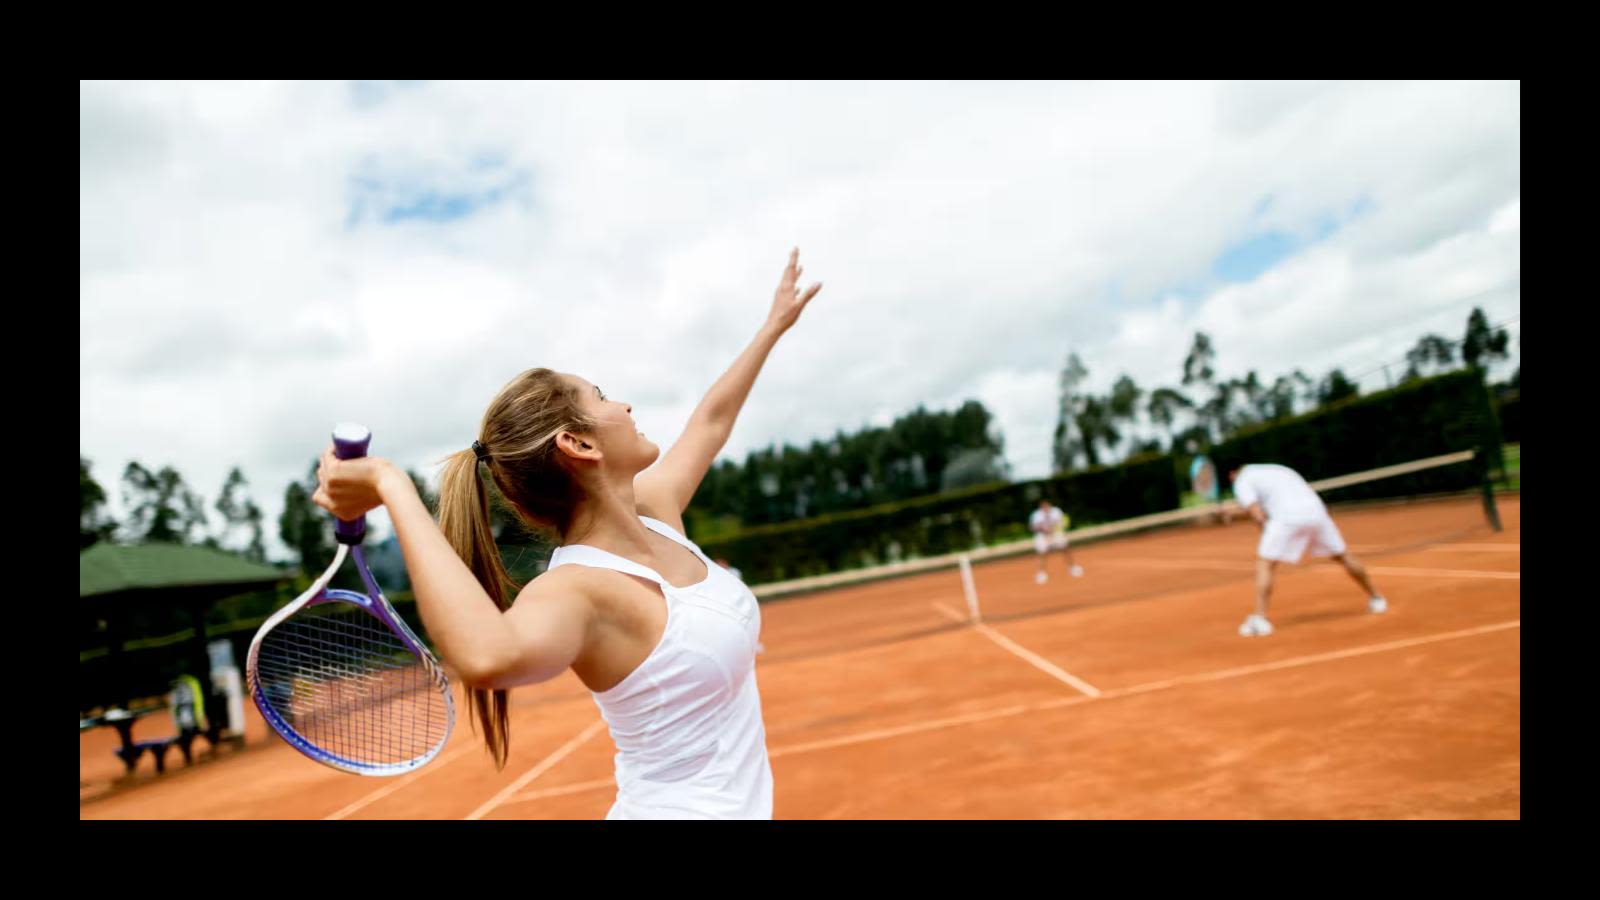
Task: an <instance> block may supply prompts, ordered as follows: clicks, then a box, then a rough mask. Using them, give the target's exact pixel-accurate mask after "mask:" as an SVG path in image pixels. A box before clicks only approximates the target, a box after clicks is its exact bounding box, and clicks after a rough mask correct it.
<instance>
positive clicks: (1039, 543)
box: [1033, 532, 1067, 553]
mask: <svg viewBox="0 0 1600 900" xmlns="http://www.w3.org/2000/svg"><path fill="white" fill-rule="evenodd" d="M1066 548H1067V536H1066V535H1064V534H1056V535H1049V536H1046V535H1042V534H1039V533H1038V532H1034V534H1033V550H1034V552H1035V553H1048V552H1050V551H1051V550H1065V549H1066Z"/></svg>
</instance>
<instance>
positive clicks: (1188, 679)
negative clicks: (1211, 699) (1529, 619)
mask: <svg viewBox="0 0 1600 900" xmlns="http://www.w3.org/2000/svg"><path fill="white" fill-rule="evenodd" d="M1520 627H1522V620H1520V619H1518V620H1516V621H1512V622H1498V623H1496V624H1494V625H1484V626H1482V627H1479V628H1467V629H1463V630H1461V631H1451V632H1446V633H1445V634H1435V635H1429V636H1427V637H1420V638H1407V639H1405V640H1401V641H1389V642H1387V643H1383V644H1366V645H1363V646H1361V647H1354V648H1352V649H1349V650H1335V651H1333V652H1331V653H1318V654H1315V655H1312V656H1297V657H1294V658H1292V659H1285V660H1279V661H1277V662H1270V663H1261V664H1260V665H1254V666H1240V667H1239V668H1236V669H1222V670H1220V671H1217V672H1204V673H1201V674H1199V675H1180V676H1178V677H1177V678H1169V679H1167V680H1165V681H1152V682H1149V683H1147V684H1139V685H1134V686H1133V687H1129V688H1122V689H1120V690H1116V691H1111V692H1109V694H1110V695H1114V696H1117V697H1122V696H1127V695H1130V694H1143V693H1148V692H1150V691H1160V690H1165V689H1166V688H1169V687H1176V686H1177V685H1180V684H1197V683H1199V682H1204V681H1222V680H1225V679H1228V678H1238V677H1239V676H1241V675H1253V674H1255V673H1256V672H1271V671H1273V670H1275V669H1288V668H1294V667H1296V666H1307V665H1311V664H1312V663H1319V662H1328V661H1330V660H1335V659H1347V658H1349V657H1352V656H1366V655H1368V654H1371V653H1381V652H1383V651H1385V650H1399V649H1400V648H1402V647H1415V646H1417V645H1419V644H1432V643H1437V642H1438V641H1448V640H1454V639H1457V638H1464V637H1472V636H1474V635H1479V634H1489V633H1491V632H1495V631H1505V630H1506V629H1508V628H1520Z"/></svg>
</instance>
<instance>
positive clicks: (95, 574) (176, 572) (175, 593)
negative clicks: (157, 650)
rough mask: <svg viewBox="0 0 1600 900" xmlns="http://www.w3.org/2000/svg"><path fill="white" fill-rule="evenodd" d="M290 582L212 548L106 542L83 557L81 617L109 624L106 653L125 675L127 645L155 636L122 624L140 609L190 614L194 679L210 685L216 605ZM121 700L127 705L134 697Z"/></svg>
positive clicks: (80, 567) (273, 571)
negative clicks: (209, 642) (209, 636)
mask: <svg viewBox="0 0 1600 900" xmlns="http://www.w3.org/2000/svg"><path fill="white" fill-rule="evenodd" d="M289 577H290V573H288V572H284V571H281V570H279V569H276V568H273V567H272V566H269V565H265V564H262V563H257V562H251V561H250V560H248V559H244V558H242V557H239V556H235V555H233V554H230V553H225V552H223V551H221V550H213V549H211V548H209V547H194V546H185V545H182V544H165V543H148V544H111V543H104V542H103V543H99V544H95V545H94V546H93V547H90V548H89V549H88V550H84V551H82V552H81V553H79V554H78V600H79V606H80V610H79V612H80V615H82V616H84V617H86V618H88V619H89V620H91V621H96V622H101V621H103V622H104V623H105V631H106V634H105V638H106V641H107V647H106V649H107V650H108V651H109V653H110V655H111V664H112V666H113V671H114V672H118V673H120V672H121V671H122V668H123V667H122V665H121V658H122V654H123V644H124V642H125V641H127V640H128V639H130V638H135V637H149V635H128V634H126V633H125V631H126V629H125V628H124V627H119V625H122V624H123V623H124V622H125V620H126V619H128V618H130V617H131V615H132V614H133V613H134V612H135V611H137V610H140V609H151V608H173V607H177V608H181V609H184V610H187V611H188V613H189V617H190V620H191V621H192V622H193V628H194V637H193V639H192V640H191V641H190V642H189V643H190V644H191V650H190V659H192V660H193V665H194V666H195V667H196V670H195V672H194V674H195V675H197V676H200V677H201V678H202V680H205V679H204V676H205V674H206V672H207V671H208V663H207V656H206V626H205V621H206V612H207V610H208V609H209V608H210V607H211V605H212V604H214V603H216V602H217V601H219V600H223V599H226V598H228V597H234V596H238V595H239V594H247V593H251V592H254V591H260V590H268V589H271V588H273V587H275V586H276V585H277V584H278V583H279V582H282V581H284V580H286V579H288V578H289ZM119 681H120V679H119ZM120 687H123V686H122V685H120V684H119V688H120ZM126 687H127V688H128V689H131V688H132V686H131V685H128V686H126ZM115 699H116V700H117V702H126V700H127V699H128V698H127V697H124V696H117V697H116V698H115Z"/></svg>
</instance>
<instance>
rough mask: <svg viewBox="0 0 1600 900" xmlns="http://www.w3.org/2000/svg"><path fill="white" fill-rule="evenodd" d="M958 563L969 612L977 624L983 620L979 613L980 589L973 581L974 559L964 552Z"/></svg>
mask: <svg viewBox="0 0 1600 900" xmlns="http://www.w3.org/2000/svg"><path fill="white" fill-rule="evenodd" d="M958 563H959V565H960V568H961V590H962V592H963V593H965V594H966V596H967V614H968V615H969V616H970V617H971V619H972V622H973V623H974V624H976V623H977V622H979V621H981V617H980V616H979V614H978V589H977V587H976V586H975V585H974V584H973V583H972V561H971V560H970V559H968V558H967V555H966V554H965V553H963V554H961V558H960V559H959V560H958Z"/></svg>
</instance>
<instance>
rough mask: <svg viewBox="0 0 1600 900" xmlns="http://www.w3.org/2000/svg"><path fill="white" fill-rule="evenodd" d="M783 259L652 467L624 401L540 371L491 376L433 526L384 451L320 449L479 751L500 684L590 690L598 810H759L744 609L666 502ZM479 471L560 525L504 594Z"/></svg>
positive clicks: (781, 323)
mask: <svg viewBox="0 0 1600 900" xmlns="http://www.w3.org/2000/svg"><path fill="white" fill-rule="evenodd" d="M799 258H800V251H799V250H795V251H793V252H791V253H790V254H789V265H788V266H787V267H786V268H785V269H784V271H783V277H782V279H781V280H780V281H779V283H778V290H777V294H776V295H775V296H774V297H773V300H772V309H771V311H770V312H769V313H768V315H767V320H766V322H765V324H763V325H762V327H761V329H760V331H759V332H757V334H756V337H755V339H754V340H753V341H751V342H750V345H749V346H748V347H746V348H745V350H744V352H743V353H741V354H740V355H739V358H738V359H736V360H734V363H733V365H732V367H730V368H729V369H728V371H727V372H725V373H723V375H722V377H720V378H718V379H717V381H716V383H715V384H713V385H712V386H711V390H710V391H709V392H708V393H707V394H706V396H705V399H703V400H702V401H701V402H700V405H699V406H698V407H696V408H695V410H694V412H693V414H692V415H691V416H690V418H689V423H688V426H687V427H686V428H685V429H684V432H683V436H682V437H681V438H679V440H678V442H677V443H676V444H674V445H673V447H672V449H671V450H668V451H667V453H666V455H665V456H661V458H660V462H659V464H657V465H654V466H652V465H651V464H652V463H656V461H657V457H658V456H660V455H661V454H660V449H659V448H658V447H657V446H656V445H655V444H653V443H651V442H650V440H649V439H648V438H646V437H645V435H644V433H643V432H640V431H638V430H637V429H636V427H635V424H634V421H633V417H632V412H633V408H632V407H631V406H629V405H628V404H627V403H625V402H623V401H621V400H616V399H611V398H608V397H606V396H605V394H604V393H602V392H601V390H600V389H599V388H598V387H596V386H595V385H593V384H590V383H589V382H588V381H585V380H584V379H583V378H580V377H578V376H576V375H570V374H563V373H558V372H553V371H551V370H549V369H530V370H528V371H526V372H523V373H522V374H521V375H518V376H517V377H516V378H515V379H513V380H512V381H511V383H510V384H507V385H506V386H505V387H504V388H502V389H501V391H500V394H499V395H498V396H497V397H495V398H494V400H493V401H492V402H490V404H489V409H488V411H487V412H485V413H484V416H483V422H482V424H481V425H480V426H479V430H478V437H477V440H475V441H473V442H472V449H470V450H462V451H459V452H457V453H455V454H454V455H452V456H450V457H449V458H448V459H447V460H446V463H445V468H444V473H443V480H442V484H441V486H440V495H439V522H438V525H437V526H435V524H434V522H433V519H432V518H431V517H430V516H429V514H428V510H427V508H426V507H425V506H424V505H423V502H422V500H421V498H420V497H418V496H417V491H416V489H415V487H414V486H413V485H412V483H411V479H410V478H409V477H408V476H407V475H406V473H405V472H404V471H402V470H401V469H399V468H398V467H396V466H395V465H393V464H392V463H389V462H387V461H386V460H383V459H380V458H377V457H367V458H364V459H351V460H340V459H338V458H337V457H335V456H334V454H333V452H332V449H331V448H330V449H329V451H328V452H326V453H324V454H323V457H322V462H321V467H320V468H319V470H318V478H319V480H320V484H319V486H318V489H317V491H316V494H315V500H316V502H317V504H318V505H319V506H321V507H323V508H324V509H326V510H328V511H329V512H331V513H333V514H334V515H335V516H338V517H339V518H342V519H353V518H355V517H356V516H359V515H361V514H363V513H365V512H367V511H368V510H371V509H373V508H375V507H377V506H384V507H387V508H388V511H389V516H390V518H391V519H392V520H393V522H394V528H395V533H396V535H397V536H398V538H399V541H400V549H401V552H402V553H403V554H404V556H405V561H406V569H407V571H408V572H409V574H410V576H411V584H412V589H413V590H414V592H415V593H416V598H417V608H418V610H419V611H420V613H421V615H422V621H423V624H424V625H426V626H427V630H428V634H429V636H430V637H432V639H433V641H434V643H435V645H436V646H437V647H438V649H439V651H440V655H441V656H442V657H443V658H444V660H445V661H446V663H448V664H449V665H450V667H451V668H453V669H454V670H455V672H456V673H457V674H458V676H459V677H460V679H461V680H462V681H463V682H465V683H466V685H467V687H468V691H469V693H470V695H471V700H472V703H471V706H472V710H473V717H474V718H475V719H476V720H477V722H478V723H481V724H482V726H483V733H484V739H485V741H486V742H487V744H488V748H489V751H490V753H491V754H492V755H493V756H494V760H495V764H496V766H497V767H501V768H503V767H504V766H505V760H506V753H507V749H508V747H509V744H510V733H509V730H508V719H507V710H506V691H507V689H509V688H512V687H515V686H517V685H522V684H532V683H535V682H540V681H546V680H548V679H551V678H555V677H556V676H558V675H560V674H561V673H562V672H564V671H566V670H567V669H571V670H572V671H573V672H574V673H575V674H576V675H577V676H578V678H579V679H580V680H582V681H583V683H584V685H585V686H586V687H588V688H589V690H590V691H591V692H592V693H593V695H594V699H595V703H596V704H597V705H598V706H599V707H600V713H601V715H602V716H603V717H604V718H605V721H606V724H607V726H609V728H610V730H611V738H612V740H613V741H614V742H615V743H616V747H617V755H616V778H617V797H616V802H615V803H614V804H613V805H612V807H611V810H610V812H609V813H608V814H607V816H606V818H608V819H661V818H674V819H678V818H716V819H768V818H771V817H772V769H771V767H770V765H769V764H768V762H767V747H766V730H765V727H764V726H763V724H762V718H761V698H760V694H759V692H758V691H757V688H756V679H755V653H756V648H757V646H758V645H757V640H756V639H757V636H758V635H759V634H760V630H761V614H760V611H759V610H758V608H757V606H756V598H755V596H754V595H753V594H751V593H750V590H749V588H747V587H745V585H744V584H743V583H742V582H741V581H739V580H738V579H737V578H735V577H734V576H733V575H731V574H730V573H729V572H728V571H727V570H726V569H724V568H723V567H721V566H719V565H716V564H715V563H713V562H711V560H709V559H707V558H706V555H705V554H704V553H702V552H701V551H700V548H699V547H697V546H695V544H694V543H693V542H691V541H690V540H689V539H688V538H687V537H685V536H684V528H683V510H684V508H685V507H687V506H688V504H689V499H690V498H691V497H693V496H694V492H695V488H696V487H698V486H699V484H700V480H701V479H702V478H703V477H704V476H705V473H706V470H707V468H708V467H709V466H710V465H711V462H712V460H713V459H714V458H715V457H716V455H717V453H718V451H720V450H721V449H722V446H723V444H724V443H726V442H727V440H728V434H729V432H730V430H731V429H732V428H733V422H734V419H735V418H736V417H737V416H738V414H739V409H740V407H742V406H743V405H744V401H745V398H746V397H747V396H748V395H749V393H750V387H751V385H752V384H754V383H755V380H756V375H757V374H758V373H759V372H760V371H761V366H762V364H763V363H764V362H765V361H766V358H767V354H768V353H770V352H771V351H772V348H773V346H774V345H775V344H777V342H778V339H779V338H780V337H782V336H783V335H784V333H785V332H787V331H788V330H789V328H790V327H792V326H793V325H794V323H795V322H796V320H798V318H799V316H800V313H801V312H802V311H803V310H804V309H805V307H806V304H807V303H809V302H810V301H811V298H813V297H815V296H816V294H817V291H818V290H820V289H821V287H822V285H821V284H813V285H811V286H810V287H809V288H807V289H806V290H804V291H801V290H800V289H799V287H798V281H799V278H800V273H801V267H800V264H799ZM647 469H648V471H647ZM483 472H486V473H487V474H488V476H489V477H491V478H493V479H494V483H495V486H496V487H497V488H498V489H499V490H500V493H501V495H502V496H504V498H505V499H506V500H507V501H508V502H509V503H510V504H511V506H512V507H513V508H514V509H515V510H516V512H517V514H518V515H519V516H520V517H521V518H522V519H524V520H525V521H526V522H528V523H529V524H531V525H534V526H536V527H544V528H549V529H553V530H554V531H555V532H556V533H557V535H559V537H560V540H561V546H560V547H559V548H558V549H557V550H556V551H555V554H554V556H553V557H552V558H551V560H550V566H549V568H548V570H547V571H545V572H544V574H542V575H540V576H538V577H537V578H535V579H533V580H532V581H530V582H529V583H528V584H527V585H526V586H525V587H523V588H522V589H521V590H520V591H516V586H515V585H514V584H513V583H512V581H511V578H510V575H509V574H508V573H507V571H506V569H505V567H504V565H503V563H502V562H501V559H500V554H499V552H498V550H497V549H496V547H495V543H494V536H493V534H492V533H491V532H490V529H489V500H488V496H487V493H486V491H485V488H484V486H483V482H482V480H481V478H480V473H483ZM513 592H515V599H512V594H513Z"/></svg>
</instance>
